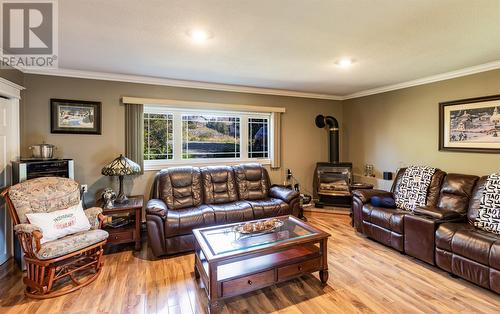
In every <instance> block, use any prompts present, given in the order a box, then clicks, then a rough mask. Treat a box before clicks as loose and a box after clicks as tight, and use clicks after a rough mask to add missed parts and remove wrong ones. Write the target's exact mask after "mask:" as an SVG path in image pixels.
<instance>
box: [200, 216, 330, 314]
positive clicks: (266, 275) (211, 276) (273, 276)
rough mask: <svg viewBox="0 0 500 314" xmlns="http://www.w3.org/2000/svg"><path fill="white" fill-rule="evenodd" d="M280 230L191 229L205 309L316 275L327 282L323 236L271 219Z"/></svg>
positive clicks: (290, 221)
mask: <svg viewBox="0 0 500 314" xmlns="http://www.w3.org/2000/svg"><path fill="white" fill-rule="evenodd" d="M276 218H277V219H279V220H281V221H283V223H284V224H283V226H281V227H278V228H277V229H276V230H274V231H273V232H270V233H264V234H260V235H253V236H248V235H242V234H241V233H238V232H236V231H233V227H234V226H236V225H238V224H228V225H222V226H213V227H207V228H202V229H194V230H193V234H194V236H195V241H194V244H195V266H194V272H195V276H196V278H201V280H202V282H203V284H204V286H205V290H206V292H207V297H208V311H209V313H215V312H218V311H219V308H220V305H221V304H220V301H221V300H223V299H226V298H230V297H234V296H237V295H241V294H244V293H246V292H250V291H253V290H257V289H261V288H264V287H266V286H270V285H273V284H276V283H278V282H282V281H286V280H290V279H292V278H295V277H298V276H301V275H304V274H307V273H313V272H316V271H319V277H320V280H321V282H322V283H323V284H325V283H326V282H327V281H328V261H327V258H328V253H327V242H328V237H329V236H330V235H329V234H328V233H326V232H324V231H322V230H319V229H316V228H314V227H313V226H311V225H309V224H307V223H305V222H303V221H301V220H299V219H297V218H295V217H293V216H281V217H276Z"/></svg>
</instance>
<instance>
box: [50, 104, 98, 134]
mask: <svg viewBox="0 0 500 314" xmlns="http://www.w3.org/2000/svg"><path fill="white" fill-rule="evenodd" d="M101 120H102V119H101V103H100V102H97V101H83V100H67V99H51V100H50V126H51V133H67V134H101Z"/></svg>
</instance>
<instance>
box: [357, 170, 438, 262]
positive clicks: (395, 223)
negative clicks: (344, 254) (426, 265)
mask: <svg viewBox="0 0 500 314" xmlns="http://www.w3.org/2000/svg"><path fill="white" fill-rule="evenodd" d="M405 170H406V168H401V169H399V171H398V173H397V174H396V178H395V180H394V183H393V185H392V188H391V191H390V192H388V191H382V190H355V191H353V207H352V219H353V225H354V227H355V229H356V230H357V231H358V232H362V233H364V234H365V235H366V236H368V237H369V238H371V239H374V240H376V241H378V242H381V243H383V244H385V245H387V246H390V247H392V248H394V249H396V250H398V251H400V252H404V216H405V215H407V214H409V212H408V211H405V210H400V209H397V208H385V207H377V206H373V205H372V204H371V203H370V200H371V198H372V197H373V196H375V195H377V196H388V197H393V198H394V196H395V194H396V193H398V189H399V186H400V184H401V180H402V178H403V174H404V172H405ZM445 175H446V173H445V172H443V171H441V170H439V169H436V171H435V172H434V175H433V176H432V179H431V183H430V186H429V190H428V192H427V198H426V206H428V207H435V206H436V204H437V201H438V198H439V191H440V189H441V182H442V181H443V178H444V176H445Z"/></svg>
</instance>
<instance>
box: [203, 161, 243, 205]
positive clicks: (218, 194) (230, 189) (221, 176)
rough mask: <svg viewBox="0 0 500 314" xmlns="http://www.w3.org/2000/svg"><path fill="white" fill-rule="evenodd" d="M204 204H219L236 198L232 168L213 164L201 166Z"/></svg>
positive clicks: (236, 192)
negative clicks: (211, 165)
mask: <svg viewBox="0 0 500 314" xmlns="http://www.w3.org/2000/svg"><path fill="white" fill-rule="evenodd" d="M201 177H202V179H203V195H204V203H205V204H221V203H229V202H234V201H237V200H238V191H237V190H236V181H235V179H234V172H233V168H231V167H228V166H213V167H204V168H201Z"/></svg>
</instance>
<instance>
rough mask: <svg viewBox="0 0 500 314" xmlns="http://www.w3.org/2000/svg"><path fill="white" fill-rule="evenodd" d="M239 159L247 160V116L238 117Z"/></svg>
mask: <svg viewBox="0 0 500 314" xmlns="http://www.w3.org/2000/svg"><path fill="white" fill-rule="evenodd" d="M240 158H242V159H248V116H247V115H242V116H241V117H240Z"/></svg>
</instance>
